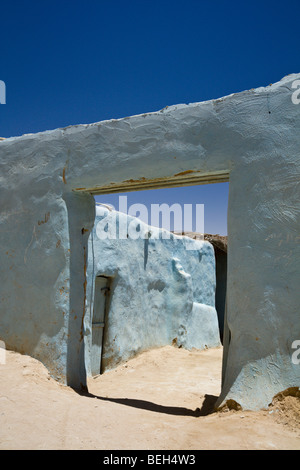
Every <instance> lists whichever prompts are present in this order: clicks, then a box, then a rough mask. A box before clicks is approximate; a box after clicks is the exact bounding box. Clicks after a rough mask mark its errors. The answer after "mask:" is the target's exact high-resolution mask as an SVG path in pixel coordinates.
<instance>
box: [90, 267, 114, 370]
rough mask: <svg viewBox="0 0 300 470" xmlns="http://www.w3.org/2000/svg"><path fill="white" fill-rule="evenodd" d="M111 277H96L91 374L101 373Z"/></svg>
mask: <svg viewBox="0 0 300 470" xmlns="http://www.w3.org/2000/svg"><path fill="white" fill-rule="evenodd" d="M109 293H110V278H108V277H106V276H97V277H96V279H95V297H94V307H93V317H92V345H91V374H92V376H96V375H99V374H101V369H102V368H101V362H102V354H103V338H104V330H105V325H106V323H107V311H108V299H109Z"/></svg>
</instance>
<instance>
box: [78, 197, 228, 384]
mask: <svg viewBox="0 0 300 470" xmlns="http://www.w3.org/2000/svg"><path fill="white" fill-rule="evenodd" d="M98 224H100V225H99V227H104V226H106V228H107V229H108V232H107V235H106V232H104V231H103V232H102V234H104V235H105V236H107V238H105V239H101V238H99V236H98V235H97V227H98ZM120 224H121V226H123V227H124V228H125V229H126V234H125V236H126V239H125V238H123V239H122V238H120V237H119V227H120ZM130 224H131V226H133V224H134V226H136V227H137V230H136V229H135V228H134V229H133V235H135V236H137V237H138V239H132V238H130ZM114 227H117V228H118V230H116V235H117V236H116V239H111V238H109V237H110V236H112V234H111V233H110V232H109V229H110V228H111V229H113V228H114ZM128 233H129V238H127V234H128ZM113 235H114V234H113ZM141 237H143V238H141ZM164 237H167V238H164ZM88 248H89V249H88V252H89V263H88V269H87V314H86V316H85V340H86V342H85V344H86V348H85V351H86V354H85V358H86V369H87V373H88V375H91V372H90V361H89V359H90V354H91V352H90V351H91V341H92V334H91V332H92V326H91V325H92V319H93V300H94V295H95V293H94V286H95V277H96V276H99V275H102V276H107V277H109V278H111V282H110V295H109V297H108V302H107V304H108V305H107V311H106V321H105V323H106V325H105V335H104V339H105V340H104V339H103V347H104V349H103V364H104V367H105V369H111V368H113V367H115V366H116V365H117V364H119V363H121V362H123V361H126V360H128V359H129V358H131V357H133V356H134V355H135V354H136V353H139V352H142V351H145V350H148V349H150V348H153V347H160V346H165V345H168V344H172V343H177V345H178V346H179V347H180V346H182V347H184V348H186V349H192V348H197V349H205V348H207V347H208V348H209V347H217V346H219V345H220V337H219V325H218V316H217V312H216V310H215V285H216V275H215V257H214V249H213V247H212V245H211V244H210V243H208V242H206V241H200V240H191V239H190V238H187V237H179V236H175V235H173V234H171V233H168V232H167V231H163V230H160V229H158V228H156V227H151V226H148V225H146V224H144V223H143V222H142V221H141V220H139V219H137V218H135V217H130V216H127V215H126V214H123V213H121V212H116V211H110V210H108V209H105V208H104V207H103V206H96V219H95V227H94V229H93V231H92V233H91V235H90V238H89V245H88ZM103 369H104V368H103Z"/></svg>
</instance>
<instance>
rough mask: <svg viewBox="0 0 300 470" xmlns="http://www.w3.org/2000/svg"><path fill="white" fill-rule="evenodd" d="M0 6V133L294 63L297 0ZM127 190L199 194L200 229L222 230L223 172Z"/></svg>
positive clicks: (258, 78) (164, 195)
mask: <svg viewBox="0 0 300 470" xmlns="http://www.w3.org/2000/svg"><path fill="white" fill-rule="evenodd" d="M0 14H1V27H0V44H1V62H0V80H3V81H5V83H6V91H7V95H6V103H7V104H6V105H0V136H1V137H10V136H16V135H21V134H24V133H31V132H39V131H43V130H47V129H55V128H57V127H65V126H68V125H72V124H81V123H91V122H96V121H101V120H104V119H111V118H121V117H124V116H129V115H134V114H140V113H144V112H151V111H157V110H159V109H161V108H163V107H165V106H166V105H172V104H177V103H191V102H198V101H203V100H208V99H213V98H218V97H221V96H224V95H227V94H230V93H233V92H238V91H243V90H245V89H249V88H255V87H258V86H265V85H268V84H269V83H274V82H276V81H278V80H280V79H281V78H282V77H283V76H285V75H287V74H289V73H294V72H299V69H300V66H299V65H300V64H299V57H300V54H299V39H300V27H299V1H298V0H297V1H295V0H294V1H293V0H291V1H289V2H287V3H286V4H283V3H282V2H276V0H275V1H274V0H273V1H268V0H260V1H252V2H241V1H239V2H237V1H220V0H219V1H218V0H216V1H214V2H212V1H201V0H184V1H181V0H177V1H176V0H173V1H169V0H159V1H157V0H151V1H150V0H149V1H148V0H140V1H137V0H127V1H121V0H116V1H102V0H98V1H96V0H94V1H91V0H86V1H77V0H72V1H71V0H63V1H62V0H60V1H57V0H52V1H48V0H42V1H37V0H35V1H27V2H25V1H24V0H22V1H15V0H11V1H10V2H1V10H0ZM128 196H129V203H130V204H132V203H134V202H143V203H147V204H148V205H149V204H150V203H151V202H152V200H153V199H154V198H155V200H157V198H158V199H159V202H160V203H163V202H166V203H169V201H171V202H179V203H180V202H182V203H183V202H184V199H185V200H188V201H192V202H193V203H194V204H196V203H198V204H205V230H206V231H207V232H209V233H220V234H224V233H226V230H227V228H226V211H227V197H228V184H218V185H209V186H197V187H189V188H176V189H164V190H157V191H155V192H154V191H145V192H139V193H130V195H128ZM98 199H99V200H100V198H98ZM104 199H105V200H107V201H108V202H112V200H110V201H109V199H110V197H108V196H106V197H105V198H103V197H101V201H103V200H104Z"/></svg>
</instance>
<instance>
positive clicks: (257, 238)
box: [0, 74, 300, 409]
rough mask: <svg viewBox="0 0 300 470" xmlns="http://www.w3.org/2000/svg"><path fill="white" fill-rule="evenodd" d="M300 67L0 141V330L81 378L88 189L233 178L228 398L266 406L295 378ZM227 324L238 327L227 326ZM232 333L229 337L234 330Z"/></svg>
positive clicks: (65, 374) (299, 295) (77, 381)
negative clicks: (218, 92)
mask: <svg viewBox="0 0 300 470" xmlns="http://www.w3.org/2000/svg"><path fill="white" fill-rule="evenodd" d="M299 78H300V74H292V75H288V76H287V77H284V78H283V79H282V80H281V81H279V82H278V83H275V84H272V85H269V86H266V87H260V88H257V89H252V90H248V91H245V92H242V93H237V94H232V95H229V96H226V97H223V98H220V99H216V100H211V101H207V102H203V103H193V104H188V105H185V104H180V105H176V106H171V107H168V108H165V109H163V110H161V111H158V112H154V113H149V114H144V115H140V116H132V117H128V118H124V119H119V120H110V121H104V122H100V123H95V124H88V125H78V126H71V127H68V128H65V129H57V130H53V131H45V132H41V133H38V134H35V135H24V136H21V137H12V138H9V139H5V140H3V141H1V142H0V188H1V189H0V191H1V193H0V200H1V213H0V242H1V243H0V246H1V255H0V270H1V287H0V289H1V292H0V301H1V320H0V337H1V339H2V340H3V341H5V342H6V344H7V347H11V348H13V349H16V350H17V351H21V352H26V353H27V354H30V355H32V356H34V357H36V358H37V359H40V360H41V361H42V362H43V363H44V364H45V365H46V366H47V367H48V368H49V370H50V371H51V373H52V375H53V376H54V377H56V378H57V379H59V380H61V381H65V382H67V383H68V384H69V385H71V386H74V387H79V386H80V385H83V386H84V385H85V384H86V371H85V367H84V341H83V338H84V335H83V325H84V317H85V314H86V288H87V280H86V271H87V262H88V237H89V231H90V230H91V229H92V227H93V224H94V217H95V207H94V200H93V197H92V196H91V195H90V192H91V191H94V192H95V193H97V192H101V191H102V192H105V191H106V192H107V191H121V190H122V191H127V190H136V189H143V188H144V189H146V188H154V187H164V186H168V185H169V186H170V185H172V186H176V185H177V186H180V185H183V184H196V183H199V182H201V183H208V182H216V181H225V180H226V179H227V180H228V179H229V180H230V189H229V201H228V283H227V314H226V318H227V319H226V324H225V337H226V341H227V343H226V344H224V351H225V352H224V362H223V386H222V393H221V396H220V398H219V403H220V404H221V403H222V402H224V401H226V400H227V399H233V400H236V401H237V402H239V403H240V404H241V406H243V407H244V408H249V409H257V408H260V407H263V406H266V405H267V404H268V403H269V402H270V401H271V399H272V397H273V396H274V395H275V394H276V393H278V392H279V391H281V390H284V389H286V388H287V387H293V386H299V383H300V367H299V365H298V364H293V363H292V361H291V354H292V352H293V351H292V350H291V345H292V342H293V341H294V340H296V339H299V338H300V321H299V304H300V291H299V238H298V234H299V181H300V178H299V176H300V175H299V149H300V106H299V105H297V104H295V102H293V100H292V95H293V93H294V92H295V90H294V89H293V83H294V81H295V80H299ZM229 332H230V334H229ZM229 340H230V341H229Z"/></svg>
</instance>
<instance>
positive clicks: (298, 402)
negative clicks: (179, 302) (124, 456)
mask: <svg viewBox="0 0 300 470" xmlns="http://www.w3.org/2000/svg"><path fill="white" fill-rule="evenodd" d="M221 362H222V348H221V347H220V348H216V349H208V350H204V351H198V350H194V351H187V350H184V349H179V348H176V347H173V346H166V347H163V348H158V349H154V350H151V351H147V352H144V353H142V354H140V355H139V356H137V357H135V358H133V359H131V360H129V361H128V362H126V363H124V364H122V365H120V366H119V367H117V368H116V369H114V370H111V371H108V372H106V373H104V374H102V375H100V376H97V377H95V378H92V379H90V380H89V384H88V393H86V394H79V393H77V392H76V391H74V390H72V389H71V388H69V387H66V386H64V385H61V384H59V383H57V382H56V381H55V380H54V379H52V378H51V377H50V376H49V373H48V371H47V369H46V368H45V367H44V366H43V365H42V364H41V363H40V362H39V361H37V360H36V359H33V358H31V357H29V356H24V355H20V354H18V353H16V352H12V351H6V363H5V364H0V449H2V450H5V449H7V450H20V449H25V450H46V449H49V450H54V449H57V450H80V449H86V450H90V449H91V450H93V449H98V450H101V449H103V450H140V449H143V450H223V449H225V450H246V449H250V450H256V449H258V450H276V449H281V450H299V449H300V398H299V397H291V396H288V397H283V398H282V399H280V400H279V399H276V400H274V403H273V405H271V406H270V407H269V408H268V409H266V410H261V411H259V412H253V411H245V410H239V411H235V410H228V409H227V408H225V409H224V410H223V411H215V410H214V403H215V400H216V398H217V397H218V395H219V393H220V382H221Z"/></svg>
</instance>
